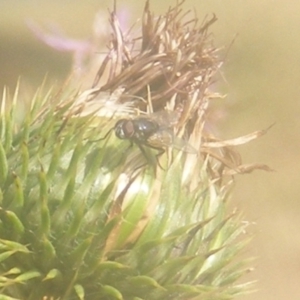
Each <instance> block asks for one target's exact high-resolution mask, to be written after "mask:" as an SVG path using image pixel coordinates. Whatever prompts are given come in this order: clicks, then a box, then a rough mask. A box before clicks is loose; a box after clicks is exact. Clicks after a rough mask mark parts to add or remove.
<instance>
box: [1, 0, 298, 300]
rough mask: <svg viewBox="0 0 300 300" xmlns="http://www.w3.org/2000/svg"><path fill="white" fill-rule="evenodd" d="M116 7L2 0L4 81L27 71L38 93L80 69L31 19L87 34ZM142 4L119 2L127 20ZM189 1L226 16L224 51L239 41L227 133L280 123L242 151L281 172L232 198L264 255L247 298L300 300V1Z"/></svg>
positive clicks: (226, 87) (233, 50) (246, 184)
mask: <svg viewBox="0 0 300 300" xmlns="http://www.w3.org/2000/svg"><path fill="white" fill-rule="evenodd" d="M175 3H176V2H175V0H174V1H173V0H172V1H171V0H167V1H158V0H152V1H151V7H152V9H153V10H154V11H155V12H156V13H162V12H164V11H165V10H166V9H167V8H168V7H169V6H170V5H174V4H175ZM112 6H113V1H112V0H110V1H108V0H106V1H103V0H101V1H100V0H98V1H95V0H86V1H77V0H72V1H58V0H57V1H55V0H51V1H50V0H48V1H46V0H44V1H43V0H27V1H19V0H10V1H6V0H0V89H1V91H2V89H3V86H4V85H6V86H8V87H9V88H10V90H11V91H13V89H14V87H15V85H16V82H17V80H18V78H19V77H21V78H22V82H23V84H24V85H25V86H26V90H27V91H28V90H30V89H31V90H32V91H34V90H36V88H37V87H38V86H39V85H40V84H41V83H42V81H43V79H44V78H45V74H47V78H48V82H49V83H51V82H53V81H56V82H60V81H62V80H63V79H64V78H66V77H67V75H68V74H69V72H70V70H71V66H72V64H73V59H74V57H72V54H70V52H67V51H56V50H54V49H52V48H50V47H49V46H47V45H45V44H44V43H43V42H41V41H39V40H38V39H37V37H36V36H35V35H34V34H33V32H32V30H30V29H29V26H32V24H35V25H36V24H38V25H39V26H41V28H46V29H45V30H46V32H49V28H51V30H52V31H55V30H56V31H57V32H60V33H59V34H65V35H66V36H67V37H69V38H73V39H78V40H81V41H83V40H86V41H88V39H89V38H92V31H93V29H92V27H93V26H94V20H95V14H96V13H97V12H99V10H102V12H103V14H104V19H103V28H105V26H106V24H107V23H106V22H107V19H106V16H108V14H107V12H108V9H109V8H112ZM143 6H144V1H131V0H126V1H124V0H123V1H122V0H118V7H119V8H120V9H121V10H122V11H123V12H124V18H125V21H124V22H125V23H126V22H128V25H130V24H132V23H133V22H134V21H135V20H136V19H137V18H139V17H140V16H141V13H142V10H143ZM184 7H185V8H187V9H193V8H195V9H196V10H197V13H198V16H199V18H200V20H201V19H202V18H204V17H205V16H206V15H209V14H212V13H215V14H216V15H217V17H218V19H219V20H218V22H217V23H215V24H214V25H213V26H212V27H211V31H212V32H213V34H214V37H215V41H216V45H218V46H220V47H221V46H223V45H224V46H225V49H224V51H223V55H225V53H226V51H227V50H226V49H228V48H229V46H230V44H231V42H232V41H233V40H234V43H233V45H232V46H231V47H230V50H229V52H228V54H227V56H226V62H225V64H224V67H223V69H222V77H223V79H222V81H220V82H219V87H218V89H219V91H220V92H222V93H225V94H227V98H226V99H224V100H222V101H220V102H218V103H217V106H220V107H221V109H223V108H222V107H224V111H225V117H223V120H222V121H221V126H220V128H219V135H220V137H222V138H233V137H237V136H240V135H243V134H247V133H249V132H252V131H254V130H258V129H265V128H267V127H268V126H269V125H271V124H273V123H275V126H273V127H272V129H271V130H270V131H269V132H268V134H267V135H265V136H264V137H262V138H260V139H259V140H256V141H254V142H252V143H250V144H247V145H244V146H241V147H240V148H239V150H240V152H241V154H242V157H243V160H244V162H247V163H251V162H262V163H266V164H268V165H269V166H270V167H271V168H273V169H275V171H274V172H272V173H267V172H263V171H256V172H255V173H252V174H249V175H242V176H239V177H237V180H236V188H235V190H234V195H233V199H232V202H233V204H234V206H236V207H238V209H239V210H240V211H242V212H244V216H245V220H248V221H249V222H250V223H251V224H252V225H251V228H250V234H251V235H252V236H253V240H252V242H251V243H250V245H249V246H248V247H247V250H246V251H245V254H244V255H245V257H249V256H253V257H255V258H256V259H255V261H254V263H253V265H254V267H255V269H254V271H253V272H252V273H250V274H249V275H247V276H246V277H245V278H244V279H246V280H257V284H256V286H255V288H256V289H257V291H256V292H255V293H253V294H249V295H246V296H242V297H240V300H254V299H255V300H282V299H289V300H299V299H300V284H299V279H300V234H299V229H300V217H299V215H300V199H299V198H298V197H299V196H298V193H299V186H298V184H299V180H300V172H299V169H300V168H299V159H300V152H299V144H300V136H299V129H300V118H299V115H300V102H299V97H300V89H299V81H300V34H299V28H300V14H299V10H300V2H298V1H292V0H287V1H282V0H263V1H262V0H226V1H224V0H201V1H200V0H186V2H185V4H184ZM126 18H127V21H126ZM32 21H34V22H35V23H32ZM26 24H27V25H26ZM35 25H33V27H34V26H35ZM56 27H58V28H56ZM34 28H35V30H37V28H36V27H34ZM83 47H84V43H83ZM95 55H97V53H95Z"/></svg>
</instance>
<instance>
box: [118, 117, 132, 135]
mask: <svg viewBox="0 0 300 300" xmlns="http://www.w3.org/2000/svg"><path fill="white" fill-rule="evenodd" d="M115 134H116V136H117V137H118V138H119V139H129V138H131V137H132V136H133V134H134V126H133V122H132V121H131V120H125V119H121V120H119V121H118V122H117V123H116V125H115Z"/></svg>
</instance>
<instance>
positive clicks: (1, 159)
mask: <svg viewBox="0 0 300 300" xmlns="http://www.w3.org/2000/svg"><path fill="white" fill-rule="evenodd" d="M0 166H1V168H0V184H1V185H3V184H4V182H5V180H6V178H7V173H8V162H7V159H6V154H5V150H4V148H3V145H2V143H1V141H0Z"/></svg>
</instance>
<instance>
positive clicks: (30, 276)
mask: <svg viewBox="0 0 300 300" xmlns="http://www.w3.org/2000/svg"><path fill="white" fill-rule="evenodd" d="M41 276H42V274H41V273H40V272H38V271H29V272H26V273H24V274H22V275H19V276H18V277H16V278H15V279H14V281H15V282H19V283H23V282H24V281H27V280H30V279H33V278H38V277H41Z"/></svg>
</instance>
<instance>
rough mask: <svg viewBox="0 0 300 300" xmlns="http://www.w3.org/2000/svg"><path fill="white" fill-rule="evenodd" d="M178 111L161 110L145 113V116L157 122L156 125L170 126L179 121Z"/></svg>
mask: <svg viewBox="0 0 300 300" xmlns="http://www.w3.org/2000/svg"><path fill="white" fill-rule="evenodd" d="M179 117H180V115H179V113H178V112H177V111H170V110H161V111H158V112H155V113H152V114H149V115H147V118H149V119H151V120H153V121H155V122H157V124H158V125H160V126H163V127H167V128H171V127H174V126H175V125H176V124H177V123H178V121H179Z"/></svg>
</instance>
